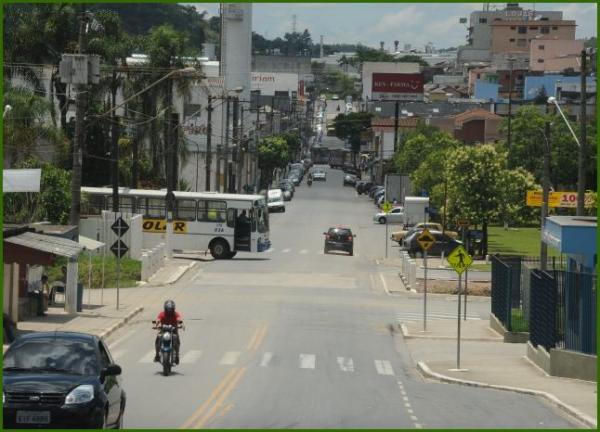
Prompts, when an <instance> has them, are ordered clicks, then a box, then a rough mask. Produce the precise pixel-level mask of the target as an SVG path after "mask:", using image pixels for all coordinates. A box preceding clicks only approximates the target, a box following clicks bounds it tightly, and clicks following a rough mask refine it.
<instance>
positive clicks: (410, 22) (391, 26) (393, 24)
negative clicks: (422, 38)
mask: <svg viewBox="0 0 600 432" xmlns="http://www.w3.org/2000/svg"><path fill="white" fill-rule="evenodd" d="M424 17H425V14H424V12H423V11H422V10H419V9H418V8H417V5H411V6H408V7H406V8H404V9H402V10H400V11H398V12H396V13H393V14H386V15H384V16H383V17H381V19H380V20H379V21H378V22H377V23H376V24H375V27H376V29H377V32H378V33H383V32H386V31H390V30H397V29H398V28H406V27H411V28H414V27H416V26H418V25H420V24H421V21H422V20H423V18H424Z"/></svg>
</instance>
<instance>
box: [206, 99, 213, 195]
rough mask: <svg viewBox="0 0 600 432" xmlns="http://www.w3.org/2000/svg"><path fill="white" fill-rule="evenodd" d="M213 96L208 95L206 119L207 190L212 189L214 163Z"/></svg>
mask: <svg viewBox="0 0 600 432" xmlns="http://www.w3.org/2000/svg"><path fill="white" fill-rule="evenodd" d="M212 110H213V108H212V96H210V95H209V96H208V106H207V107H206V111H207V112H208V116H207V119H206V181H205V184H206V186H205V190H206V191H207V192H209V191H210V169H211V164H212V148H211V144H212Z"/></svg>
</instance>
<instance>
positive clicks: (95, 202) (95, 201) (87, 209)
mask: <svg viewBox="0 0 600 432" xmlns="http://www.w3.org/2000/svg"><path fill="white" fill-rule="evenodd" d="M102 210H106V202H105V200H104V195H90V194H84V197H83V199H82V200H81V214H82V215H98V216H99V215H101V214H102Z"/></svg>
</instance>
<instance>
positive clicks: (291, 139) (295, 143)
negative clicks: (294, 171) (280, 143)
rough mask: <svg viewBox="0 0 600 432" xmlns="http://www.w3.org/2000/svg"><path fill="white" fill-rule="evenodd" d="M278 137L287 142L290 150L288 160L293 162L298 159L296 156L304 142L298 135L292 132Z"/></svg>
mask: <svg viewBox="0 0 600 432" xmlns="http://www.w3.org/2000/svg"><path fill="white" fill-rule="evenodd" d="M278 136H280V137H281V138H283V139H284V140H285V143H286V145H287V148H288V159H289V160H293V159H294V158H295V157H296V155H297V154H298V153H299V152H300V146H301V145H302V140H301V139H300V137H299V136H298V134H296V133H292V132H284V133H282V134H280V135H278Z"/></svg>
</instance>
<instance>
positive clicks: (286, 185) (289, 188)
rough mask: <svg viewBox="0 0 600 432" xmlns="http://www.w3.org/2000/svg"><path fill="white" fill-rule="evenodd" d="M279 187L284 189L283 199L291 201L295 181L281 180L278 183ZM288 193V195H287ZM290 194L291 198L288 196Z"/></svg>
mask: <svg viewBox="0 0 600 432" xmlns="http://www.w3.org/2000/svg"><path fill="white" fill-rule="evenodd" d="M278 187H279V189H281V190H282V191H283V199H284V200H286V201H290V200H291V199H292V198H294V192H295V189H296V188H295V187H294V183H293V182H292V181H291V180H281V181H280V182H279V184H278ZM286 193H287V195H286ZM288 195H289V199H288V198H286V196H288Z"/></svg>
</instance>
